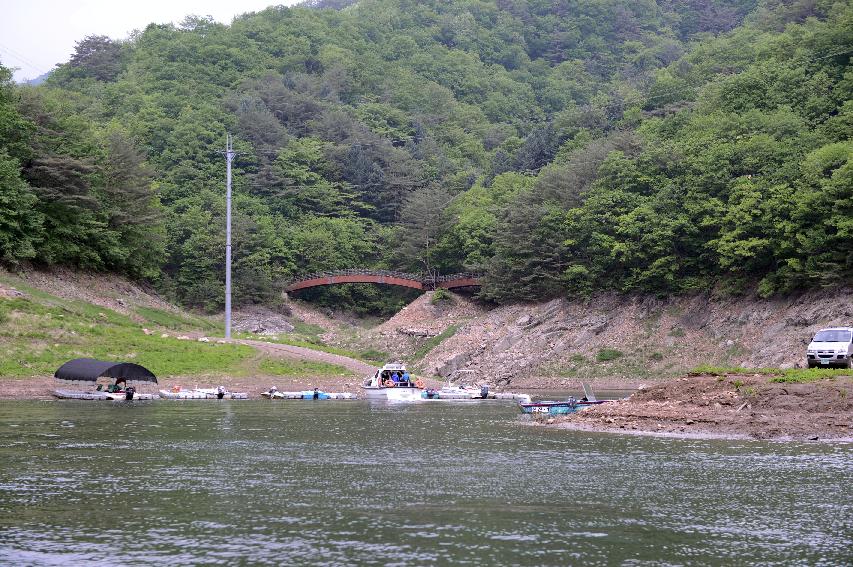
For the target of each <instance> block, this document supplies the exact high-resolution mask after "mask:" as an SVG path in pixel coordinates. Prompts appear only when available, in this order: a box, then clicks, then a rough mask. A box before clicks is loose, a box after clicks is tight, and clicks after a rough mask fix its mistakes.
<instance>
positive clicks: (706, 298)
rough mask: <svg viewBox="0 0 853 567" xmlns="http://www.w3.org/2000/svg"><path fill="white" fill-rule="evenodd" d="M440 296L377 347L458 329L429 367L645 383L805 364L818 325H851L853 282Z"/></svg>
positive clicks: (426, 370)
mask: <svg viewBox="0 0 853 567" xmlns="http://www.w3.org/2000/svg"><path fill="white" fill-rule="evenodd" d="M431 299H432V294H430V293H427V294H424V295H423V296H421V297H420V298H418V299H417V300H416V301H415V302H413V303H412V304H411V305H409V307H408V308H407V309H406V310H404V311H402V312H401V313H399V314H398V315H396V316H395V317H393V318H392V319H390V320H389V321H387V322H385V323H384V324H383V325H381V326H380V327H379V328H377V329H374V330H373V331H371V333H369V335H367V336H366V337H365V339H366V340H369V341H370V342H371V344H373V345H374V346H375V348H379V349H384V350H386V351H387V352H390V353H392V355H393V356H394V357H396V358H400V359H403V360H411V358H410V357H412V356H413V354H414V353H415V352H417V351H418V349H419V348H422V346H423V345H424V344H425V343H426V341H428V340H429V339H430V338H432V337H435V336H437V335H439V334H440V333H442V332H443V331H447V330H448V329H451V328H455V332H454V333H453V334H452V336H449V337H448V338H445V339H444V340H443V341H441V342H440V344H438V345H437V346H435V347H434V348H432V349H431V350H429V352H428V353H427V354H426V356H424V357H423V359H422V360H420V361H416V363H417V365H418V367H419V370H420V372H421V373H422V374H424V375H435V376H441V377H446V376H449V375H452V374H453V372H454V371H456V370H459V369H470V370H473V371H474V372H475V373H476V374H477V375H478V376H487V377H489V380H490V381H491V382H492V383H493V384H495V385H508V384H512V386H513V387H514V388H534V387H551V388H558V387H576V386H577V384H578V382H579V381H580V380H588V381H591V382H593V384H594V385H596V384H597V385H598V387H603V386H608V385H613V386H620V385H621V386H626V387H631V386H638V385H640V384H644V383H652V382H655V381H660V380H662V379H666V378H673V377H676V376H680V375H683V374H685V373H687V372H688V371H689V370H691V369H693V368H696V367H697V366H701V365H715V366H737V367H744V368H760V367H778V368H791V367H797V366H800V365H802V364H803V360H804V356H805V347H806V345H807V344H808V342H809V339H810V337H811V336H812V335H813V333H814V332H815V331H816V330H817V329H819V328H821V327H825V326H831V325H850V324H853V293H851V290H850V289H840V290H835V291H814V292H809V293H804V294H800V295H796V296H789V297H785V298H775V299H769V300H765V299H759V298H756V297H737V298H715V297H712V296H711V295H710V294H698V295H694V296H691V297H676V298H669V299H659V298H656V297H652V296H624V295H618V294H599V295H596V296H594V297H592V298H589V299H585V300H566V299H558V300H554V301H550V302H547V303H541V304H519V305H510V306H500V307H496V308H488V307H486V306H483V305H480V304H477V303H476V302H474V301H472V300H471V299H470V298H466V297H464V296H461V295H456V294H452V298H451V300H450V301H449V302H440V303H438V304H437V305H433V304H432V301H431Z"/></svg>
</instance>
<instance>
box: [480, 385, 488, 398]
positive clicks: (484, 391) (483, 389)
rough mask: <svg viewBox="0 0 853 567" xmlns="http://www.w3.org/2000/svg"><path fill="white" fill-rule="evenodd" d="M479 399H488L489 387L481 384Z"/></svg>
mask: <svg viewBox="0 0 853 567" xmlns="http://www.w3.org/2000/svg"><path fill="white" fill-rule="evenodd" d="M480 397H481V398H483V399H484V400H485V399H486V398H488V397H489V385H488V384H483V385H482V386H480Z"/></svg>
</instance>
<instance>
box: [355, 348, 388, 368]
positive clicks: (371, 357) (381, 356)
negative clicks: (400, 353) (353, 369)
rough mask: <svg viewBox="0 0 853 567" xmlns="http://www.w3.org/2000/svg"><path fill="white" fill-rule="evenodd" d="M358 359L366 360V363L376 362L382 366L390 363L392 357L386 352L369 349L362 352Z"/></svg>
mask: <svg viewBox="0 0 853 567" xmlns="http://www.w3.org/2000/svg"><path fill="white" fill-rule="evenodd" d="M356 358H359V359H361V360H364V361H365V362H374V363H377V364H378V365H382V364H385V363H386V362H388V360H389V359H390V358H391V355H390V354H388V353H387V352H385V351H381V350H376V349H372V348H369V349H366V350H363V351H360V352H359V353H358V356H357V357H356Z"/></svg>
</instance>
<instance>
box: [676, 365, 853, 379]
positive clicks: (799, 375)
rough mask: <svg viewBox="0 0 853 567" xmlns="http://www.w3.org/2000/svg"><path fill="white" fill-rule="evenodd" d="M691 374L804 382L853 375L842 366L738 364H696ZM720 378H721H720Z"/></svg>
mask: <svg viewBox="0 0 853 567" xmlns="http://www.w3.org/2000/svg"><path fill="white" fill-rule="evenodd" d="M690 373H691V374H710V375H712V376H720V377H722V376H724V375H727V374H731V375H747V374H752V375H755V374H761V375H767V376H770V382H781V383H785V382H788V383H806V382H816V381H818V380H831V379H833V378H835V377H836V376H853V370H850V369H844V368H787V369H782V368H743V367H740V366H708V365H703V366H697V367H696V368H694V369H693V370H691V371H690ZM721 379H722V378H721Z"/></svg>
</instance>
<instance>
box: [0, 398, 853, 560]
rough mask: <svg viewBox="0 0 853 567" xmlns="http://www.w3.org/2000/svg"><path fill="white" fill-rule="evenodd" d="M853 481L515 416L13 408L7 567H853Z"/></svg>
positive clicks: (493, 411)
mask: <svg viewBox="0 0 853 567" xmlns="http://www.w3.org/2000/svg"><path fill="white" fill-rule="evenodd" d="M852 481H853V448H851V446H849V445H846V446H845V445H834V446H833V445H823V444H781V443H763V442H744V441H717V440H715V441H703V440H675V439H660V438H642V437H635V436H618V435H608V434H589V433H579V432H566V431H545V430H542V429H539V428H530V427H525V426H523V425H522V424H520V422H519V418H518V412H517V410H516V409H515V407H514V406H512V405H511V404H496V403H485V404H471V403H460V404H445V403H424V404H413V405H388V404H382V403H372V404H371V403H368V402H310V401H306V402H268V401H248V402H239V401H223V402H158V403H144V402H143V403H130V404H125V403H115V404H108V403H105V402H91V403H85V402H3V403H0V563H3V562H5V563H7V564H15V565H23V564H56V563H75V562H77V563H84V562H85V563H90V564H99V563H100V564H150V563H155V562H160V561H168V563H169V564H187V565H189V564H198V563H202V562H203V563H206V564H216V563H223V564H233V563H235V562H241V563H251V564H276V565H278V564H283V563H311V564H329V565H340V564H353V563H359V564H377V565H386V564H424V563H441V564H446V563H449V562H453V563H471V564H502V565H504V564H521V565H568V564H602V565H605V564H606V565H609V564H619V563H624V564H643V563H654V564H702V565H707V564H711V565H716V564H718V565H729V564H732V563H737V564H748V563H760V564H765V565H766V564H778V565H783V564H784V565H790V564H804V565H818V564H825V565H839V564H845V563H847V562H849V560H850V549H853V496H851V491H850V486H851V485H853V482H852ZM848 564H849V563H848Z"/></svg>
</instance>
